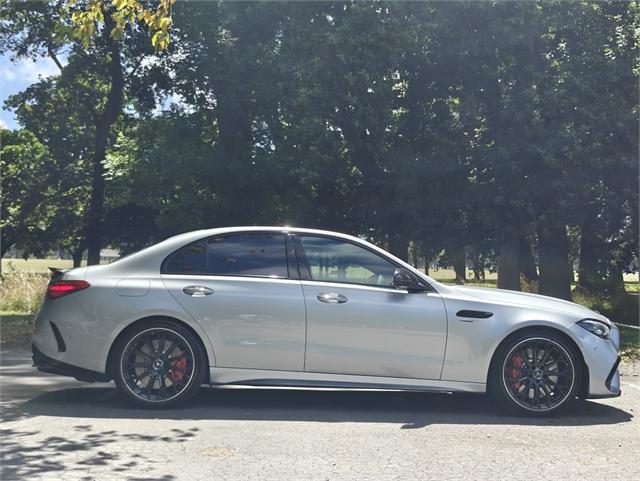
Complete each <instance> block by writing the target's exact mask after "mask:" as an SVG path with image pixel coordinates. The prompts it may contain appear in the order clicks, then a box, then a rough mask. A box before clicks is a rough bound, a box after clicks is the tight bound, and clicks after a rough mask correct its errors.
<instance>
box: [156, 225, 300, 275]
mask: <svg viewBox="0 0 640 481" xmlns="http://www.w3.org/2000/svg"><path fill="white" fill-rule="evenodd" d="M238 234H240V235H245V234H246V235H249V234H261V235H265V234H266V235H282V236H283V237H284V251H285V256H286V259H287V264H286V267H287V277H271V276H260V275H249V274H214V273H211V272H167V271H166V264H167V262H168V261H169V259H170V258H171V257H172V256H173V255H174V254H176V253H177V252H179V251H181V250H182V249H186V248H188V247H190V246H192V245H194V244H197V243H198V242H204V243H205V249H206V251H205V271H208V267H209V266H208V262H209V256H208V247H206V246H207V241H208V240H209V239H215V238H219V237H229V236H232V235H238ZM290 237H291V232H289V231H288V230H282V231H271V230H251V231H232V232H225V233H223V234H216V235H209V236H206V237H202V238H200V239H197V240H195V241H193V242H189V243H188V244H185V245H182V246H180V247H178V248H177V249H176V250H174V251H172V252H171V253H169V254H167V255H166V256H165V258H164V259H163V260H162V263H161V264H160V275H163V276H165V275H166V276H201V277H249V278H255V279H270V280H273V281H282V280H300V274H299V271H298V268H299V265H298V262H297V259H293V258H292V257H295V255H296V253H295V251H294V248H293V243H292V241H291V240H290V239H289V238H290ZM292 267H295V269H292Z"/></svg>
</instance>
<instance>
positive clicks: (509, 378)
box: [488, 329, 583, 416]
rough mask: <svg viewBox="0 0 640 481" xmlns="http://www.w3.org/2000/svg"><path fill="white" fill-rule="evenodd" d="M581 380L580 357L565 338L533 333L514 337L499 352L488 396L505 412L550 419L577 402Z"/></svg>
mask: <svg viewBox="0 0 640 481" xmlns="http://www.w3.org/2000/svg"><path fill="white" fill-rule="evenodd" d="M582 376H583V367H582V361H581V359H580V355H579V354H578V353H577V352H576V349H575V347H574V346H573V345H572V344H571V343H570V342H569V341H567V339H566V338H565V337H564V336H562V335H560V334H558V333H555V332H553V331H548V330H544V329H539V330H530V331H527V332H523V333H521V334H519V335H515V336H513V337H512V338H510V339H509V340H508V341H507V342H505V343H504V344H503V345H502V346H501V347H500V348H499V351H498V352H496V355H495V356H494V362H493V363H492V368H491V372H490V375H489V380H488V381H489V392H490V394H491V395H492V396H493V397H494V398H495V399H496V401H497V402H498V405H499V406H500V407H502V408H503V409H504V410H505V411H508V412H511V413H514V414H520V415H526V416H548V415H553V414H557V413H559V412H561V411H563V410H565V409H567V408H569V407H570V406H571V405H572V404H573V403H574V402H575V399H576V397H577V396H578V393H579V391H580V386H581V382H582Z"/></svg>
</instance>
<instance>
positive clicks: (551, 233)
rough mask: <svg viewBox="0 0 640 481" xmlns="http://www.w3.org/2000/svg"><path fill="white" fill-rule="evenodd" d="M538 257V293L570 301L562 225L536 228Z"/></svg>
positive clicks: (566, 248)
mask: <svg viewBox="0 0 640 481" xmlns="http://www.w3.org/2000/svg"><path fill="white" fill-rule="evenodd" d="M538 256H539V258H540V280H539V283H538V293H539V294H542V295H545V296H551V297H557V298H559V299H566V300H568V301H570V300H571V277H572V276H571V267H570V266H569V242H568V239H567V228H566V226H565V225H564V224H561V223H558V222H553V221H551V222H545V223H541V224H540V225H539V226H538Z"/></svg>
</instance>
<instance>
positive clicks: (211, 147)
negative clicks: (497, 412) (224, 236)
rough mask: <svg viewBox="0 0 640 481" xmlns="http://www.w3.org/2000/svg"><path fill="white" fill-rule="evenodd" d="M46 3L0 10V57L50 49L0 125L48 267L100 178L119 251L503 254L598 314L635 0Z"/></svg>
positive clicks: (624, 253) (630, 162)
mask: <svg viewBox="0 0 640 481" xmlns="http://www.w3.org/2000/svg"><path fill="white" fill-rule="evenodd" d="M62 4H64V5H66V7H67V10H61V9H60V8H59V7H60V6H61V3H60V2H43V3H42V4H40V3H38V4H31V3H15V2H14V4H13V5H10V6H3V7H2V8H3V9H5V10H6V15H5V16H3V27H4V28H3V33H2V34H0V51H3V52H8V51H10V52H12V53H13V54H14V55H16V56H18V57H25V56H27V57H34V56H37V55H42V54H44V55H50V56H55V54H56V52H57V51H58V50H59V49H60V48H61V47H62V46H63V45H64V48H65V49H66V50H65V51H66V52H67V55H66V59H67V62H68V63H67V64H66V66H64V68H63V69H62V71H61V74H60V76H57V77H56V78H53V79H49V80H44V81H40V82H38V83H36V84H34V85H33V86H31V87H30V88H28V89H27V90H25V91H24V92H22V93H20V94H19V95H17V96H14V97H13V98H12V99H10V100H9V102H8V106H9V107H10V108H13V109H15V111H16V113H17V116H18V118H19V120H20V122H21V123H22V124H23V125H24V126H25V127H26V128H27V129H28V130H30V131H31V132H33V133H34V134H35V136H36V137H37V139H38V140H39V141H40V142H41V143H42V144H43V145H45V146H46V147H47V148H48V150H49V152H50V157H51V163H52V164H54V165H56V166H57V167H56V169H55V171H56V175H57V176H58V177H59V180H58V181H57V182H56V183H54V185H55V186H57V187H56V189H58V194H59V197H60V198H62V197H63V196H64V197H65V198H66V199H68V200H70V202H68V204H69V205H70V207H69V209H68V210H66V211H62V210H61V211H59V212H58V213H57V214H56V215H55V216H54V217H55V219H54V221H53V223H52V226H54V225H60V226H63V227H61V228H60V229H57V228H56V229H57V231H58V233H57V234H56V236H57V238H58V239H61V241H60V242H61V243H62V245H63V246H65V248H67V249H69V250H76V251H77V250H78V249H80V248H83V247H84V244H83V243H84V241H85V238H86V237H87V232H85V230H84V228H85V226H86V225H89V223H87V222H86V219H87V218H88V214H87V212H88V206H89V205H91V200H90V199H91V198H92V195H93V194H94V193H95V191H96V189H95V186H96V185H97V184H99V183H97V180H100V181H104V202H103V205H102V207H104V214H103V215H102V216H99V217H101V219H100V222H99V224H100V227H101V230H102V232H103V237H104V240H106V241H107V242H110V243H111V244H112V245H114V246H117V247H120V248H122V249H123V250H124V251H129V250H133V249H135V248H137V247H140V246H142V245H145V244H147V243H150V242H154V241H157V240H159V239H161V238H162V237H165V236H167V235H171V234H174V233H177V232H181V231H185V230H191V229H197V228H203V227H213V226H220V225H239V224H272V223H282V224H289V225H293V224H296V225H304V226H309V227H323V228H328V229H336V230H342V231H347V232H351V233H354V234H357V235H360V236H363V237H366V238H368V239H371V240H374V241H376V242H378V243H380V244H386V245H387V246H388V247H390V248H393V249H394V250H396V251H398V252H400V253H401V254H402V251H403V250H404V253H405V254H406V252H407V246H408V245H409V244H410V245H411V252H412V253H413V254H414V255H417V256H419V257H421V258H427V259H429V261H435V260H437V259H440V261H441V262H445V261H446V258H447V256H448V257H451V258H453V253H460V252H461V251H463V250H465V249H466V252H467V254H468V259H469V261H470V262H471V263H473V265H474V266H478V267H479V268H484V267H489V268H493V267H495V265H496V263H497V259H502V260H504V259H505V258H506V254H504V253H505V252H511V253H512V254H513V253H514V252H515V253H516V255H515V256H513V257H514V258H515V261H514V262H515V265H512V266H511V267H513V268H514V269H515V276H512V278H513V279H515V282H516V284H517V283H518V279H519V278H520V275H519V271H522V273H523V274H525V272H524V266H522V265H519V264H518V263H523V262H524V261H523V260H521V259H524V258H525V257H526V256H524V255H522V253H524V254H527V253H528V252H529V250H531V253H532V255H529V256H528V257H529V259H530V260H531V262H530V263H529V264H530V265H529V267H531V265H533V267H532V268H530V269H529V272H528V274H532V272H533V277H536V272H535V261H538V264H539V266H540V277H541V278H540V280H539V281H538V280H537V279H533V280H530V281H527V282H528V286H529V287H527V288H528V289H535V288H536V286H538V285H540V286H541V288H542V287H543V286H549V285H551V286H553V289H557V290H559V291H562V292H566V293H567V294H568V293H569V292H570V291H569V288H568V287H569V282H570V278H569V274H570V272H571V267H572V266H571V265H570V262H569V261H571V264H575V263H579V264H580V279H579V281H580V283H581V284H584V285H582V287H583V288H587V287H588V289H591V290H593V289H595V290H596V291H602V292H605V291H606V292H607V295H608V296H609V295H613V293H614V292H615V291H616V290H619V289H620V286H621V279H622V272H623V271H624V270H625V269H627V268H628V266H629V264H630V263H631V262H632V261H633V260H634V259H637V252H638V242H637V240H638V190H637V179H638V177H639V176H640V175H639V173H638V163H637V158H638V144H637V138H638V122H637V116H638V82H637V72H638V60H637V59H638V36H637V32H636V28H635V27H636V24H637V17H638V5H637V3H636V2H631V3H625V2H600V3H593V2H570V3H568V2H560V1H551V2H426V3H425V2H422V3H420V2H417V3H411V2H407V3H404V2H389V3H384V2H177V3H176V4H175V7H171V4H172V2H170V1H165V0H162V1H160V2H155V1H149V2H146V1H145V2H138V1H135V0H116V1H114V2H111V1H108V0H102V1H97V0H89V1H82V2H80V1H78V2H68V1H65V2H62ZM3 12H4V11H3ZM65 12H66V13H65ZM70 12H72V13H70ZM144 12H146V13H144ZM74 32H75V33H74ZM158 32H161V33H160V34H159V35H158V36H157V37H156V33H158ZM169 32H170V34H171V38H172V43H171V44H167V43H166V41H167V38H168V37H166V36H165V35H169ZM74 35H75V37H74ZM150 37H151V38H152V39H153V38H155V40H153V42H155V43H154V45H152V42H150V41H149V38H150ZM154 46H155V47H154ZM156 48H157V49H160V50H162V52H161V53H160V52H158V51H157V50H156ZM114 72H115V73H114ZM120 76H121V77H120ZM120 81H122V82H120ZM114 86H115V87H119V88H121V92H120V93H121V94H122V98H121V100H122V102H121V105H117V104H118V102H113V99H114V98H116V96H115V94H113V92H114ZM116 93H117V92H116ZM109 99H112V102H111V103H110V101H109ZM167 99H177V103H175V104H174V105H173V106H171V107H169V106H167V105H166V100H167ZM113 105H115V107H117V108H115V110H114V111H113V112H110V123H109V125H108V128H107V130H108V132H107V135H106V141H105V143H106V147H107V148H106V155H104V156H102V157H101V156H99V155H98V156H97V157H96V153H95V152H96V150H97V147H96V139H98V138H101V137H100V135H99V133H100V132H102V133H103V134H104V133H105V124H104V122H102V121H101V119H104V118H105V115H106V112H107V111H108V110H109V109H108V108H107V106H113ZM98 157H100V158H98ZM65 226H66V227H65ZM56 229H53V227H52V228H51V229H50V232H51V233H53V232H54V231H55V230H56ZM514 246H518V248H519V249H520V251H521V253H520V254H518V249H515V248H514ZM509 248H511V251H509ZM511 260H512V261H513V259H511ZM512 264H513V263H512ZM501 265H502V266H505V265H507V264H505V263H504V262H503V263H502V264H501ZM543 267H544V268H543ZM513 273H514V272H513V271H512V274H513ZM550 277H551V279H550ZM515 287H517V286H515Z"/></svg>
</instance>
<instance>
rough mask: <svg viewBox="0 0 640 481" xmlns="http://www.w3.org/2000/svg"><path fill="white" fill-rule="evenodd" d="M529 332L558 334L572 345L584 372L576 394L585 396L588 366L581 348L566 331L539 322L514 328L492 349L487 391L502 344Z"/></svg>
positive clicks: (491, 382) (491, 384)
mask: <svg viewBox="0 0 640 481" xmlns="http://www.w3.org/2000/svg"><path fill="white" fill-rule="evenodd" d="M529 332H531V333H534V332H535V333H536V334H540V333H544V332H550V333H553V334H556V335H559V336H560V337H562V338H563V339H564V340H565V341H567V343H568V344H569V345H571V347H573V349H574V351H575V352H576V353H577V355H578V359H579V360H580V364H581V367H582V369H583V373H584V374H583V376H582V379H581V381H580V382H581V384H580V387H579V388H578V396H579V397H580V398H584V397H586V395H587V393H588V392H589V366H587V363H586V362H585V360H584V356H583V355H582V350H581V349H580V346H578V344H577V343H576V341H575V340H574V339H573V338H572V337H571V336H570V335H568V334H567V333H566V332H564V331H562V330H561V329H557V328H555V327H551V326H548V325H543V324H539V325H536V324H534V325H527V326H524V327H521V328H519V329H516V330H515V331H512V332H510V333H509V334H508V335H507V336H505V338H504V339H502V341H500V343H499V344H498V346H497V347H496V348H495V349H494V351H493V354H492V356H491V362H490V363H489V369H488V371H487V379H486V382H487V392H490V391H491V390H492V389H493V382H494V380H495V376H494V375H493V373H494V371H495V369H496V366H497V365H498V362H499V359H498V358H499V355H500V354H501V353H502V350H503V348H504V346H505V345H507V344H508V343H509V342H510V341H511V340H512V339H515V338H516V337H518V336H521V335H522V334H525V333H529Z"/></svg>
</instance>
